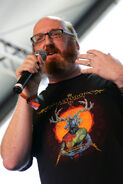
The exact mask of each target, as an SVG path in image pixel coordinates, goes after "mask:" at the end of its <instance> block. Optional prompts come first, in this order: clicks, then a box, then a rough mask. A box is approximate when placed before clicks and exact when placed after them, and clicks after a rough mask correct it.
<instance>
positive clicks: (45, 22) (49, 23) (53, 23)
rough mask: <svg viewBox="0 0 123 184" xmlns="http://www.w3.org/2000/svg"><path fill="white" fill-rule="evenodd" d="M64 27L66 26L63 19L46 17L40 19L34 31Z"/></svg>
mask: <svg viewBox="0 0 123 184" xmlns="http://www.w3.org/2000/svg"><path fill="white" fill-rule="evenodd" d="M64 27H65V26H64V23H63V22H62V21H60V20H56V19H51V18H47V17H46V18H43V19H40V20H39V21H38V23H37V24H36V25H35V27H34V30H33V33H34V34H37V33H46V32H49V31H50V30H52V29H59V28H64Z"/></svg>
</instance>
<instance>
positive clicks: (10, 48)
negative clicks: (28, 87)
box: [0, 35, 31, 69]
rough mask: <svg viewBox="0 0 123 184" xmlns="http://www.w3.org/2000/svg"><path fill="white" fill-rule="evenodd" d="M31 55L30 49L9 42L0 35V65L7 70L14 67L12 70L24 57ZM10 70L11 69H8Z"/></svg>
mask: <svg viewBox="0 0 123 184" xmlns="http://www.w3.org/2000/svg"><path fill="white" fill-rule="evenodd" d="M30 53H31V49H30V48H28V47H25V46H22V45H20V44H19V43H16V42H14V41H11V40H10V39H8V38H7V37H5V36H3V35H0V64H2V65H3V66H4V67H6V68H7V69H9V66H10V65H15V66H13V67H12V68H15V69H16V68H17V67H16V66H18V64H21V63H22V61H23V60H24V59H25V57H26V56H27V55H28V54H30ZM10 69H11V67H10Z"/></svg>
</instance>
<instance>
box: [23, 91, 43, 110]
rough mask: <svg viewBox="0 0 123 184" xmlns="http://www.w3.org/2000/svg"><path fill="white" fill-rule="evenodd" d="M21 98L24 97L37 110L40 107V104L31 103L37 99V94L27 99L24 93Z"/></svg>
mask: <svg viewBox="0 0 123 184" xmlns="http://www.w3.org/2000/svg"><path fill="white" fill-rule="evenodd" d="M20 96H21V97H23V98H24V99H25V100H26V101H27V103H28V104H29V105H30V106H31V107H32V108H33V109H35V110H37V109H38V108H39V106H40V104H39V103H37V102H34V101H31V100H33V99H35V98H36V97H37V94H35V95H33V96H31V97H27V96H26V95H25V94H24V93H21V94H20Z"/></svg>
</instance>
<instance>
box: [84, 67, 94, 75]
mask: <svg viewBox="0 0 123 184" xmlns="http://www.w3.org/2000/svg"><path fill="white" fill-rule="evenodd" d="M81 73H83V74H90V73H94V72H93V69H92V68H88V69H83V70H81Z"/></svg>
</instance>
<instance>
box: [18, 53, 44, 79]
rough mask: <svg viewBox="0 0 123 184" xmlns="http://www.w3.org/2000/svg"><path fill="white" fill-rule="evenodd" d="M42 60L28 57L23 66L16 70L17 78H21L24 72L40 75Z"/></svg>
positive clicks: (32, 56)
mask: <svg viewBox="0 0 123 184" xmlns="http://www.w3.org/2000/svg"><path fill="white" fill-rule="evenodd" d="M42 65H43V63H42V59H41V57H40V56H38V57H36V56H35V55H28V56H27V57H26V59H25V60H24V62H23V63H22V65H21V66H20V67H19V68H18V69H17V70H16V76H17V78H20V77H21V75H22V73H23V72H24V71H28V72H30V73H32V74H34V73H38V72H39V71H41V70H42Z"/></svg>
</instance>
